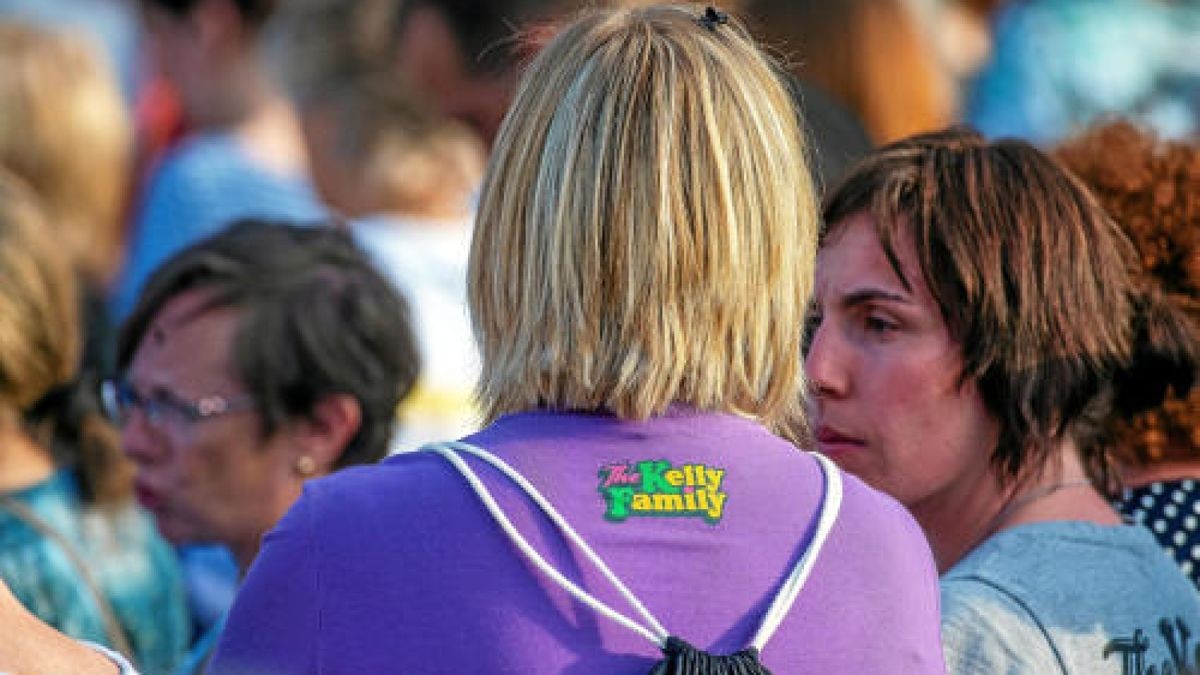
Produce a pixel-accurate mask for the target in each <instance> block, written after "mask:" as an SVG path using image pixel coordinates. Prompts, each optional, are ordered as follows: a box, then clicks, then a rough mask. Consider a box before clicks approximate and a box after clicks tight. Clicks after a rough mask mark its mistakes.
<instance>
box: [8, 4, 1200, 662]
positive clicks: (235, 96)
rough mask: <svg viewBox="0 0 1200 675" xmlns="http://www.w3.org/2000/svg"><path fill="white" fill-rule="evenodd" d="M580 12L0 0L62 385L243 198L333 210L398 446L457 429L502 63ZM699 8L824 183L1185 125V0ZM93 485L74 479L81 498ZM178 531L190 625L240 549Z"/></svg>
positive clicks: (108, 471) (262, 212)
mask: <svg viewBox="0 0 1200 675" xmlns="http://www.w3.org/2000/svg"><path fill="white" fill-rule="evenodd" d="M588 4H598V3H596V2H592V3H588ZM615 4H632V3H615ZM580 6H581V3H580V2H578V1H576V0H440V1H439V0H0V171H3V174H0V179H2V180H0V194H3V195H5V196H4V197H3V198H4V199H5V200H9V199H10V196H11V195H12V194H16V193H18V192H19V193H20V194H21V195H22V197H21V199H24V198H25V197H24V195H25V194H26V192H28V193H29V194H30V195H31V199H30V201H31V202H34V203H36V207H31V208H36V209H37V210H39V211H40V212H41V215H40V216H39V218H40V221H39V222H42V223H44V227H45V229H46V230H47V231H49V232H50V237H49V243H48V244H47V245H45V246H42V249H44V251H43V253H44V254H45V255H46V256H48V257H50V258H53V259H54V260H55V262H52V263H41V262H39V263H37V264H38V265H51V264H52V265H59V266H61V267H63V269H64V270H67V271H66V272H64V274H68V275H70V276H73V277H74V278H75V282H76V283H78V286H79V289H80V292H79V293H78V298H74V297H72V296H71V294H62V295H61V296H59V297H56V298H55V299H53V300H52V301H50V303H49V306H57V307H58V310H59V311H67V310H66V309H64V308H63V307H62V305H63V304H64V303H67V304H70V307H69V310H70V312H73V313H75V315H74V316H71V317H67V318H65V319H64V321H74V320H75V318H76V317H77V318H78V321H79V325H80V326H82V328H83V330H82V337H81V339H80V344H81V346H80V348H79V349H78V356H76V355H75V354H74V352H73V351H70V350H68V351H67V352H65V353H68V354H69V360H72V359H73V360H76V361H77V364H71V365H70V366H69V367H66V370H67V371H73V369H74V368H75V366H76V365H77V366H78V373H77V374H76V375H74V376H73V379H72V381H73V382H77V383H81V384H80V386H82V387H84V388H89V387H90V388H93V389H96V388H98V383H99V382H101V381H103V380H106V379H110V378H112V377H114V376H116V375H117V374H118V360H117V351H116V345H117V334H118V330H119V326H120V325H121V323H122V322H123V321H124V320H125V319H126V318H127V317H128V316H129V315H130V313H131V312H133V310H134V308H135V305H136V303H137V299H138V297H139V294H140V293H142V291H143V288H144V285H145V284H146V281H147V279H148V278H150V277H151V275H152V273H153V272H154V270H155V269H157V268H158V267H159V266H160V265H161V264H162V263H163V262H164V261H166V260H167V259H168V258H170V257H171V256H172V255H174V254H176V253H177V252H179V251H181V250H182V249H184V248H185V247H187V246H189V245H191V244H193V243H195V242H197V241H199V240H201V239H203V238H204V237H206V236H209V235H212V234H214V233H216V232H218V231H220V230H222V229H223V228H225V227H227V226H228V225H229V224H230V223H232V222H234V221H235V220H237V219H242V218H249V217H253V218H260V219H267V220H287V221H292V222H297V221H298V222H312V223H332V224H333V225H332V226H333V227H338V228H342V229H344V230H345V231H346V232H348V233H349V234H350V236H351V237H352V238H353V239H354V240H355V241H356V242H357V243H358V244H359V246H360V247H361V248H362V249H363V250H365V251H366V252H367V254H368V255H369V257H370V258H371V260H372V261H373V262H374V263H375V264H376V265H377V266H378V269H379V271H380V272H382V273H383V275H384V276H385V277H386V278H387V279H388V280H389V281H391V282H392V283H393V284H394V285H395V287H396V288H397V289H399V290H400V291H401V293H402V295H403V297H405V298H406V299H407V302H408V305H409V308H410V311H411V319H412V325H413V328H414V333H415V338H416V344H417V348H418V351H419V353H420V362H421V374H420V376H419V377H417V379H416V382H415V385H414V387H413V390H412V392H411V393H410V394H409V395H408V396H407V398H405V400H404V402H403V403H402V405H401V409H400V411H399V425H398V427H397V428H398V429H399V433H398V434H397V435H396V437H395V439H394V440H393V441H392V450H393V451H401V450H407V449H411V448H414V447H416V446H418V445H419V444H421V443H423V442H425V441H429V440H433V439H443V438H456V437H459V436H461V435H462V434H464V433H465V432H467V431H468V430H471V429H473V428H475V427H476V426H477V416H476V413H475V411H474V410H473V408H472V403H471V394H472V387H473V386H474V382H475V377H476V373H477V370H478V357H477V355H476V353H475V347H474V343H473V340H472V335H471V328H470V325H469V322H468V319H467V314H466V311H465V303H466V300H465V294H464V283H465V270H466V265H467V255H468V251H469V245H468V244H469V240H470V235H471V223H472V217H473V213H474V210H475V206H476V204H475V199H476V196H477V194H478V190H479V185H480V181H481V180H482V177H483V174H484V168H485V166H486V163H487V158H488V148H489V146H490V144H491V143H492V141H493V138H494V136H495V134H496V132H497V129H498V127H499V124H500V121H501V118H502V117H503V115H504V114H505V112H506V110H507V107H508V103H509V100H510V98H511V95H512V93H513V91H514V90H515V87H516V83H517V81H518V78H519V76H520V72H521V64H522V63H524V62H525V61H527V60H528V59H529V57H530V56H531V55H532V54H534V53H536V52H537V50H538V49H539V46H540V45H542V44H544V42H545V41H546V40H547V38H548V36H550V35H552V34H553V33H554V31H555V27H556V26H557V25H559V24H560V23H561V22H562V21H563V20H564V18H565V17H569V16H570V15H571V13H572V12H573V11H575V10H577V9H578V8H579V7H580ZM721 8H722V9H724V10H726V11H729V12H731V13H734V14H736V15H738V16H740V17H742V18H743V20H745V21H746V22H747V23H748V25H749V26H751V27H752V29H753V30H754V31H755V33H756V35H757V36H758V37H759V38H760V39H761V40H763V41H764V42H765V43H766V44H767V45H768V46H769V47H770V49H771V51H772V52H773V53H774V54H775V55H777V56H778V57H779V59H780V61H781V63H783V64H786V66H787V67H788V68H789V69H790V71H791V75H792V76H793V79H792V82H793V84H794V87H795V91H794V94H795V95H796V97H797V100H798V101H799V102H800V107H801V109H802V115H803V118H804V122H805V125H806V126H807V128H808V131H809V133H810V138H809V152H810V154H811V155H812V159H813V162H812V166H813V167H814V173H815V174H816V175H815V178H816V179H817V183H818V185H819V186H821V185H823V186H829V185H831V184H832V183H833V182H835V181H836V180H837V178H838V177H839V176H840V175H841V174H842V172H843V171H844V170H845V169H846V168H847V167H848V166H849V164H850V163H852V162H853V161H854V160H855V159H857V158H859V157H861V156H863V155H864V154H865V153H867V152H868V151H870V149H871V148H873V147H876V146H878V145H880V144H883V143H886V142H889V141H893V140H896V139H899V138H903V137H905V136H908V135H911V134H913V133H916V132H921V131H927V130H934V129H941V128H944V127H946V126H947V125H952V124H956V123H964V124H967V125H970V126H973V127H975V128H977V129H978V130H980V131H981V132H982V133H983V134H985V135H986V136H988V137H1000V136H1017V137H1021V138H1025V139H1028V140H1030V141H1032V142H1034V143H1035V144H1038V145H1040V146H1042V147H1046V148H1050V147H1053V146H1055V145H1057V144H1058V143H1060V142H1062V141H1064V140H1065V139H1068V138H1070V137H1072V136H1074V135H1076V134H1078V133H1081V132H1083V131H1084V130H1085V129H1087V128H1088V127H1089V126H1090V125H1093V124H1095V123H1097V122H1101V121H1104V120H1107V119H1110V118H1114V117H1121V118H1123V119H1126V120H1130V121H1132V122H1133V123H1135V124H1136V125H1138V126H1141V127H1144V128H1145V129H1148V130H1151V131H1152V132H1153V133H1154V134H1156V135H1157V136H1158V137H1159V138H1163V139H1174V140H1178V141H1182V142H1186V143H1194V142H1196V140H1197V139H1198V138H1200V0H737V1H736V2H733V1H730V2H726V3H724V4H722V5H721ZM1111 142H1117V143H1119V142H1120V140H1119V139H1118V140H1116V141H1111ZM1192 175H1193V176H1194V175H1195V174H1194V173H1193V174H1192ZM13 199H15V197H13ZM321 226H324V225H321ZM1183 227H1187V225H1184V226H1183ZM1181 236H1183V235H1181ZM1187 236H1191V237H1192V238H1193V239H1194V238H1195V236H1196V235H1195V233H1194V232H1193V233H1192V234H1191V235H1187ZM42 249H39V250H42ZM0 283H4V284H8V283H9V280H7V279H6V280H4V281H2V282H0ZM55 303H57V305H55ZM0 310H2V311H4V312H13V313H14V315H15V313H18V312H22V311H28V309H27V308H26V309H21V308H13V307H7V306H6V307H0ZM6 320H7V318H6V317H0V323H2V322H4V321H6ZM0 346H6V347H7V345H0ZM9 348H11V347H9ZM50 379H51V380H53V379H54V378H50ZM60 379H61V378H60ZM38 393H39V396H30V397H29V398H30V400H29V401H16V403H13V405H14V407H15V409H16V410H17V411H18V412H21V413H23V414H24V413H26V412H28V411H27V410H26V408H27V407H29V405H32V403H34V402H37V401H39V400H40V398H41V397H40V394H42V393H45V391H44V390H40V391H39V392H38ZM9 403H10V402H9V401H5V405H8V404H9ZM93 431H95V429H93ZM110 431H111V430H110ZM1152 431H1153V430H1152ZM97 433H101V434H102V433H103V432H97ZM84 435H86V434H84ZM1191 442H1192V443H1193V445H1194V444H1195V443H1196V439H1192V441H1191ZM95 444H96V447H97V448H98V449H97V450H96V451H95V452H93V453H92V454H91V455H88V457H90V458H91V459H88V460H86V461H90V462H92V463H93V465H94V466H95V467H99V468H97V469H96V475H100V476H110V477H111V476H117V478H113V479H111V481H110V482H112V483H114V484H117V483H120V482H121V480H126V481H127V480H128V476H129V473H130V472H131V469H130V468H129V467H125V466H124V462H125V460H124V459H123V458H122V456H121V452H120V451H119V449H116V448H117V446H116V445H115V441H113V440H112V439H110V441H109V442H108V445H105V444H104V443H103V442H101V441H99V440H97V441H96V442H95ZM135 459H136V458H135ZM14 480H15V479H14ZM106 484H107V483H105V482H104V481H103V480H98V482H97V483H96V484H95V485H94V486H93V487H89V488H88V489H89V490H92V491H95V493H96V496H97V498H98V499H99V501H101V502H103V501H104V500H105V499H107V496H106V495H108V494H109V493H107V492H105V489H106V488H105V487H104V486H105V485H106ZM120 492H121V491H120V489H116V488H114V491H113V492H112V494H114V495H118V494H119V493H120ZM127 497H128V495H126V498H127ZM115 498H117V497H114V499H115ZM146 536H149V535H146ZM182 553H183V558H182V559H183V561H184V563H185V569H186V570H187V571H186V574H185V577H186V578H187V579H188V583H189V590H190V599H191V607H190V613H191V616H192V619H193V621H194V623H195V625H196V627H195V628H192V629H185V628H180V629H179V632H188V635H187V636H186V638H180V640H185V641H186V642H192V641H194V639H195V638H196V636H198V635H202V634H204V632H205V630H206V628H207V626H209V625H211V624H213V623H215V622H218V620H219V617H220V616H221V615H222V613H223V612H224V611H225V609H226V608H227V606H228V604H229V602H230V600H231V598H232V596H233V593H234V589H235V587H236V579H237V563H236V561H235V560H234V559H233V558H232V557H231V556H230V555H229V554H228V553H227V552H224V551H223V549H220V548H209V547H186V548H184V549H183V551H182ZM160 555H165V554H163V553H162V552H161V551H158V549H154V553H153V555H151V556H150V557H149V558H148V559H149V560H151V561H153V560H155V559H157V558H156V556H160ZM122 564H129V563H128V561H125V562H124V563H122ZM139 564H142V563H139ZM144 564H151V563H144ZM1198 566H1200V563H1198ZM4 569H8V570H14V569H20V567H19V564H18V563H13V564H12V565H10V566H8V567H3V566H0V571H3V570H4ZM5 579H6V581H8V582H9V583H10V585H15V584H14V581H13V578H12V577H8V576H6V577H5ZM139 592H143V593H145V592H148V591H139ZM60 625H63V624H60ZM184 625H186V624H185V623H184V621H183V619H180V626H184ZM155 649H158V650H159V653H160V656H161V659H160V660H158V661H156V660H155V658H158V657H156V656H155V655H154V653H155ZM172 649H173V647H172V646H171V645H162V644H160V645H157V646H156V647H153V648H152V647H145V649H144V650H142V651H141V652H140V653H139V657H142V660H141V663H142V665H143V667H144V668H145V669H146V670H147V671H148V672H160V671H161V670H163V669H164V668H165V665H164V664H166V663H170V662H172V657H170V656H165V655H163V654H170V653H172ZM135 651H138V650H136V649H135Z"/></svg>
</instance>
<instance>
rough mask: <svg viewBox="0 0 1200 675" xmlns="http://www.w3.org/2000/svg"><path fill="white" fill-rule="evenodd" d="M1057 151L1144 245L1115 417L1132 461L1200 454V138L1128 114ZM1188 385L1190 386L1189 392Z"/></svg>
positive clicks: (1120, 450) (1115, 433) (1120, 452)
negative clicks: (1131, 344) (1133, 338)
mask: <svg viewBox="0 0 1200 675" xmlns="http://www.w3.org/2000/svg"><path fill="white" fill-rule="evenodd" d="M1056 154H1057V156H1058V159H1059V160H1060V161H1062V162H1063V164H1065V165H1066V166H1067V168H1069V169H1070V170H1071V171H1073V172H1074V173H1075V175H1077V176H1079V177H1080V178H1081V179H1083V181H1084V182H1085V183H1087V184H1088V187H1090V188H1091V190H1092V192H1093V193H1094V194H1095V195H1096V197H1097V199H1099V200H1100V203H1101V204H1103V205H1104V207H1105V208H1106V209H1108V212H1109V213H1110V214H1111V215H1112V216H1113V218H1114V219H1116V221H1117V223H1118V224H1119V225H1120V226H1121V227H1122V228H1124V230H1125V232H1126V233H1128V234H1129V236H1130V238H1131V239H1132V240H1133V244H1134V246H1135V247H1136V248H1137V254H1138V255H1137V258H1136V260H1137V262H1138V263H1140V264H1139V265H1137V270H1136V276H1137V278H1138V280H1139V281H1140V282H1141V284H1143V289H1142V291H1143V295H1142V298H1141V301H1140V302H1139V303H1138V308H1139V310H1140V311H1139V316H1138V318H1137V321H1136V328H1137V344H1136V348H1135V352H1134V363H1133V366H1132V372H1131V373H1130V374H1129V375H1126V376H1125V377H1123V378H1122V379H1123V380H1126V381H1128V382H1129V384H1130V386H1128V387H1126V388H1125V389H1124V390H1123V391H1122V392H1119V394H1118V404H1119V405H1118V409H1117V413H1118V414H1116V415H1113V416H1112V417H1111V418H1110V420H1109V422H1110V423H1109V441H1110V445H1111V449H1112V452H1113V454H1114V456H1115V457H1116V458H1117V459H1118V460H1119V461H1121V462H1124V463H1127V464H1147V463H1150V462H1155V461H1163V460H1167V461H1169V460H1183V459H1188V460H1193V459H1196V458H1197V457H1198V456H1200V387H1194V386H1193V385H1194V384H1195V381H1196V375H1197V372H1196V369H1197V367H1198V365H1200V147H1197V146H1196V145H1192V144H1188V143H1183V142H1178V141H1161V140H1159V139H1158V138H1156V137H1155V136H1154V134H1152V133H1150V132H1148V131H1144V130H1141V129H1139V128H1138V127H1135V126H1134V125H1132V124H1130V123H1129V122H1125V121H1116V122H1110V123H1106V124H1102V125H1099V126H1097V127H1095V128H1093V129H1090V130H1088V131H1087V132H1085V133H1083V134H1081V135H1079V136H1078V137H1076V138H1074V139H1071V140H1069V141H1067V142H1066V143H1065V144H1063V145H1062V146H1060V147H1059V148H1058V150H1057V153H1056ZM1189 390H1190V391H1189Z"/></svg>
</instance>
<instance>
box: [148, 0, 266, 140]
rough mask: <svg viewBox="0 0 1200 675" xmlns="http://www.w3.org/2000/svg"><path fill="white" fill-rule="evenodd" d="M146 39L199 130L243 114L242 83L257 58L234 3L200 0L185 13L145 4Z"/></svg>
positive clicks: (183, 106) (151, 51)
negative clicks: (249, 66) (250, 63)
mask: <svg viewBox="0 0 1200 675" xmlns="http://www.w3.org/2000/svg"><path fill="white" fill-rule="evenodd" d="M144 7H145V10H144V12H143V19H144V26H145V29H146V31H145V35H146V39H147V42H148V45H149V51H150V57H151V59H153V62H154V66H155V68H157V69H158V73H159V74H160V75H161V76H162V77H163V78H164V79H165V80H166V81H167V82H168V83H169V84H170V86H171V88H172V89H173V90H174V91H175V93H176V94H177V95H178V96H179V103H180V105H181V107H182V109H183V116H184V118H185V119H186V120H187V122H188V123H189V124H190V125H192V126H194V127H198V128H209V127H215V126H221V125H223V124H226V123H229V122H230V121H232V120H235V119H236V118H237V116H238V115H239V114H240V113H241V108H242V98H243V97H244V92H242V91H239V84H238V83H239V82H240V81H241V80H242V79H243V78H242V74H243V73H244V71H245V69H246V62H247V59H253V58H255V57H254V55H253V52H252V50H251V49H250V45H252V41H251V40H248V37H249V35H250V34H249V33H248V32H247V31H248V30H249V28H248V27H247V26H246V25H245V23H244V22H243V21H242V19H241V16H240V15H239V14H238V12H237V9H236V7H235V6H234V4H233V3H232V2H223V1H219V0H200V1H199V2H197V3H196V5H195V6H194V7H192V8H191V9H190V10H189V11H188V13H187V14H185V15H176V14H173V13H172V12H170V11H168V10H166V9H163V8H161V7H158V6H156V5H154V4H152V3H147V4H146V5H144Z"/></svg>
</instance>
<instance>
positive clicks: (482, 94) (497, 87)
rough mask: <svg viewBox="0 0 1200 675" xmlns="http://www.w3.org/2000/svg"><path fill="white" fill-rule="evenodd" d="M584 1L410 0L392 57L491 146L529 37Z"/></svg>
mask: <svg viewBox="0 0 1200 675" xmlns="http://www.w3.org/2000/svg"><path fill="white" fill-rule="evenodd" d="M580 4H581V3H580V1H579V0H405V1H404V2H403V3H402V5H403V7H402V10H401V12H400V13H399V14H398V15H397V17H398V23H397V24H394V25H393V29H394V30H395V31H396V32H395V35H394V42H393V43H392V44H393V45H394V46H395V51H392V52H390V55H389V58H390V59H391V60H392V63H393V64H394V66H395V67H397V68H398V69H399V72H400V73H401V74H402V75H403V77H404V78H405V81H406V82H408V83H409V85H410V86H411V87H413V90H414V91H415V92H416V95H417V97H418V98H419V100H421V101H423V102H425V103H426V104H429V105H431V106H432V107H433V108H434V110H436V111H437V112H439V113H442V114H445V115H449V116H450V117H453V118H455V119H458V120H459V121H461V122H463V123H465V124H467V125H468V126H469V127H471V128H472V129H474V130H475V131H476V133H478V134H479V136H480V138H482V139H483V141H484V143H485V144H487V145H489V146H490V145H491V143H492V141H493V140H494V138H495V136H496V131H497V129H498V128H499V126H500V121H501V119H503V118H504V114H505V112H507V111H508V106H509V102H510V101H511V100H512V96H513V92H514V91H515V89H516V86H517V76H518V72H519V66H520V63H521V61H522V59H523V58H524V57H526V56H527V54H526V53H524V52H523V51H522V46H523V44H524V43H523V40H522V39H521V37H522V36H523V35H524V34H525V33H526V32H527V31H530V30H534V31H536V30H537V28H538V26H540V25H543V24H547V25H549V24H552V23H554V22H555V21H556V20H557V19H558V18H559V17H561V16H563V15H564V14H565V13H567V12H569V11H570V10H572V9H573V8H575V7H577V6H578V5H580Z"/></svg>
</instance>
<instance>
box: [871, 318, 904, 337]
mask: <svg viewBox="0 0 1200 675" xmlns="http://www.w3.org/2000/svg"><path fill="white" fill-rule="evenodd" d="M863 324H864V326H865V327H866V329H867V331H868V332H870V333H879V334H884V333H888V332H890V331H893V330H896V328H897V327H898V326H896V324H895V323H894V322H893V321H891V320H889V319H885V318H882V317H878V316H873V315H868V316H867V318H866V319H864V320H863Z"/></svg>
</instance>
